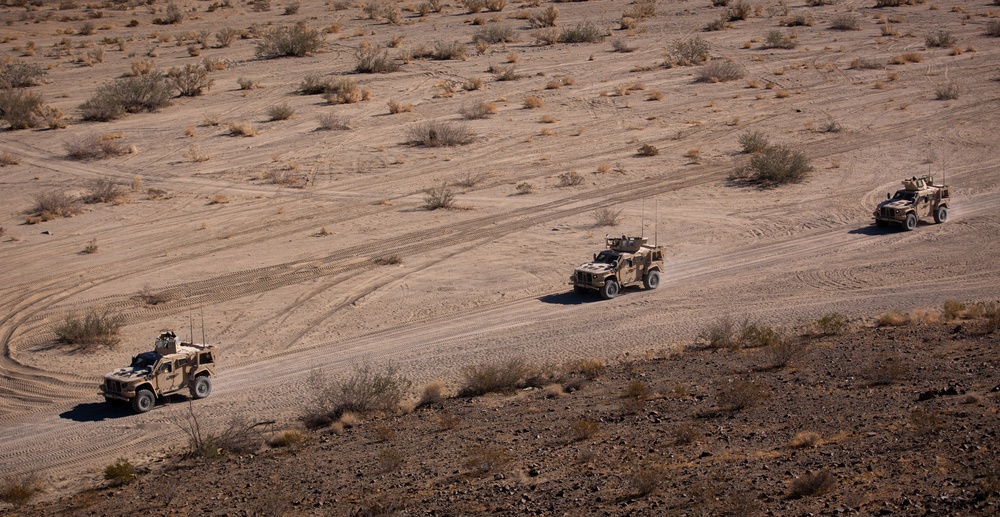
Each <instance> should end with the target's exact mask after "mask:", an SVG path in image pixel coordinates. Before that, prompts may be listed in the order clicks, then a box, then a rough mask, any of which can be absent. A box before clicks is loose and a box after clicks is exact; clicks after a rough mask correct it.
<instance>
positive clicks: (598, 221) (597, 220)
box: [591, 207, 623, 226]
mask: <svg viewBox="0 0 1000 517" xmlns="http://www.w3.org/2000/svg"><path fill="white" fill-rule="evenodd" d="M622 210H623V209H617V210H615V209H614V208H611V207H604V208H598V209H597V210H594V211H593V212H592V213H591V215H592V216H593V217H594V226H618V222H619V221H620V220H621V215H622Z"/></svg>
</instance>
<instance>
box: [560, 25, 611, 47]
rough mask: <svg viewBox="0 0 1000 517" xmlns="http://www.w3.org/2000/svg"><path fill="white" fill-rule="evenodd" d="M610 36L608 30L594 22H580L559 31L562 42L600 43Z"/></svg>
mask: <svg viewBox="0 0 1000 517" xmlns="http://www.w3.org/2000/svg"><path fill="white" fill-rule="evenodd" d="M607 36H608V31H607V30H606V29H602V28H600V27H598V26H597V25H595V24H594V23H592V22H586V23H578V24H576V25H574V26H573V27H569V28H566V29H563V30H562V32H560V33H559V42H560V43H599V42H602V41H604V38H606V37H607Z"/></svg>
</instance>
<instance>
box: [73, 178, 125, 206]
mask: <svg viewBox="0 0 1000 517" xmlns="http://www.w3.org/2000/svg"><path fill="white" fill-rule="evenodd" d="M124 194H125V191H124V188H123V186H122V184H121V183H119V182H118V181H116V180H115V179H114V178H96V179H94V180H91V182H90V191H89V192H88V193H87V194H86V195H84V196H83V202H84V203H111V202H112V201H116V200H118V199H121V196H123V195H124Z"/></svg>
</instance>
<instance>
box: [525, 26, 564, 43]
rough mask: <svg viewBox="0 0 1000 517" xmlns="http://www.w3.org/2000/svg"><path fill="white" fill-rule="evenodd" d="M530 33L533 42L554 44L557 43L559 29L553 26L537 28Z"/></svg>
mask: <svg viewBox="0 0 1000 517" xmlns="http://www.w3.org/2000/svg"><path fill="white" fill-rule="evenodd" d="M531 35H532V37H534V38H535V43H538V44H539V45H555V44H556V43H559V29H557V28H555V27H549V28H547V29H540V30H537V31H535V32H533V33H531Z"/></svg>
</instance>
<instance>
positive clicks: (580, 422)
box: [569, 418, 600, 442]
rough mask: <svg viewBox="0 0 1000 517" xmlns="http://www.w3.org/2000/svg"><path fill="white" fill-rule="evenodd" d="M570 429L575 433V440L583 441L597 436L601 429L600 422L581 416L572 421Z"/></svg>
mask: <svg viewBox="0 0 1000 517" xmlns="http://www.w3.org/2000/svg"><path fill="white" fill-rule="evenodd" d="M569 429H570V433H572V435H573V441H574V442H582V441H584V440H589V439H591V438H593V437H594V436H596V435H597V431H598V430H600V424H598V423H597V422H594V421H591V420H585V419H583V418H580V419H577V420H573V421H572V422H570V424H569Z"/></svg>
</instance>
